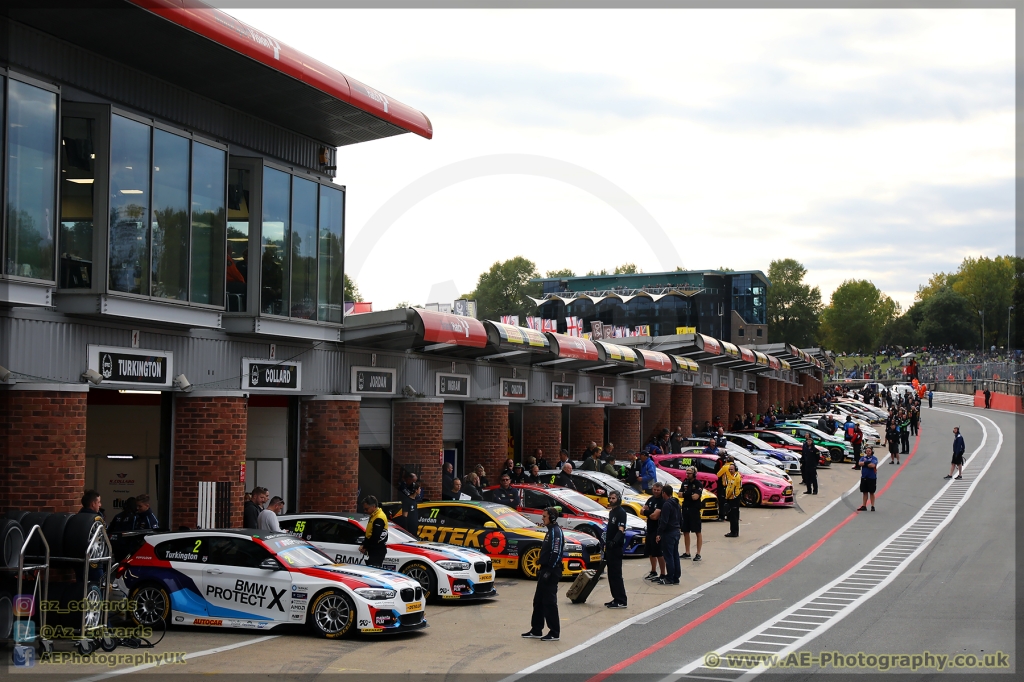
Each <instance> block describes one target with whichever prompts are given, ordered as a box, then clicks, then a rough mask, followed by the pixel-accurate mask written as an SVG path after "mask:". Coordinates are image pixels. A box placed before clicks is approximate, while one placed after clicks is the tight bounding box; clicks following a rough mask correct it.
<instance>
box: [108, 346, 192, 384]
mask: <svg viewBox="0 0 1024 682" xmlns="http://www.w3.org/2000/svg"><path fill="white" fill-rule="evenodd" d="M89 369H92V370H96V371H97V372H99V373H100V375H101V376H102V377H103V381H104V382H109V383H112V384H135V385H141V386H145V387H146V388H170V387H171V378H172V374H171V372H172V371H173V369H174V367H173V360H172V355H171V352H170V351H160V350H144V349H140V348H120V347H117V346H93V345H90V346H89Z"/></svg>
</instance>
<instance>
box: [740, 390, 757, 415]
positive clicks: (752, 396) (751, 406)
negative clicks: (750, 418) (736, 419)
mask: <svg viewBox="0 0 1024 682" xmlns="http://www.w3.org/2000/svg"><path fill="white" fill-rule="evenodd" d="M747 412H749V413H751V414H752V415H754V422H757V415H758V411H757V391H747V392H746V393H744V394H743V413H744V416H746V413H747Z"/></svg>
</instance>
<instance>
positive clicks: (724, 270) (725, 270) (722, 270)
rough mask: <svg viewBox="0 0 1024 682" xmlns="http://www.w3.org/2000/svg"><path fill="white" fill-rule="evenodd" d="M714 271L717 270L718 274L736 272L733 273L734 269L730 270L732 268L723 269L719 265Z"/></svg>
mask: <svg viewBox="0 0 1024 682" xmlns="http://www.w3.org/2000/svg"><path fill="white" fill-rule="evenodd" d="M715 269H716V270H718V271H719V272H736V271H735V270H734V269H732V268H727V267H723V266H721V265H719V266H718V267H717V268H715Z"/></svg>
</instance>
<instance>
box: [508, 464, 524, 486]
mask: <svg viewBox="0 0 1024 682" xmlns="http://www.w3.org/2000/svg"><path fill="white" fill-rule="evenodd" d="M511 478H512V482H513V483H522V482H523V481H525V480H526V472H524V471H523V463H522V462H516V463H515V464H514V465H513V466H512V476H511Z"/></svg>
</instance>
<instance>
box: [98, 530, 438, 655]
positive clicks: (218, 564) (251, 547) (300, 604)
mask: <svg viewBox="0 0 1024 682" xmlns="http://www.w3.org/2000/svg"><path fill="white" fill-rule="evenodd" d="M114 579H115V581H114V586H115V587H117V588H120V589H123V590H124V591H125V592H126V593H127V594H128V598H129V600H130V601H132V602H134V605H132V604H130V606H133V608H132V609H131V612H130V615H131V617H132V619H133V620H134V621H135V622H136V624H138V625H142V626H152V625H153V624H155V623H158V622H159V621H160V620H161V619H162V620H163V621H164V622H165V623H167V624H168V625H201V626H209V627H228V628H249V629H254V630H267V629H270V628H273V627H276V626H278V625H282V624H285V623H289V624H299V625H303V624H304V625H306V626H308V627H309V628H310V630H312V631H313V633H314V634H317V635H319V636H321V637H328V638H338V637H343V636H345V635H347V634H349V633H352V632H355V631H359V632H364V633H395V632H406V631H409V630H419V629H422V628H425V627H427V621H426V618H425V617H424V597H425V595H424V594H423V589H422V588H421V587H420V585H419V583H417V582H416V581H415V580H413V579H411V578H409V577H407V576H404V575H402V574H400V573H395V572H393V571H385V570H383V569H379V568H368V567H366V566H353V565H348V564H338V563H336V562H335V561H334V559H332V558H331V557H328V556H327V555H326V554H324V553H323V552H321V551H320V550H319V549H317V548H316V547H314V546H312V545H311V544H309V543H308V542H306V541H305V540H303V539H302V538H298V537H295V536H293V535H289V534H286V533H267V532H263V531H254V530H194V531H187V532H178V533H160V534H154V535H149V536H147V537H146V542H145V544H143V545H142V547H140V548H139V549H138V550H136V551H135V552H134V553H133V554H132V555H131V556H130V557H128V559H126V560H125V561H124V562H123V563H121V564H120V565H119V566H118V569H117V571H116V572H115V574H114Z"/></svg>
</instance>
